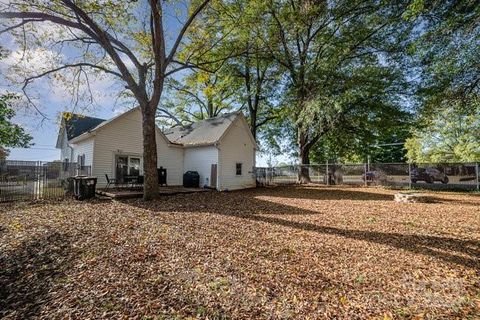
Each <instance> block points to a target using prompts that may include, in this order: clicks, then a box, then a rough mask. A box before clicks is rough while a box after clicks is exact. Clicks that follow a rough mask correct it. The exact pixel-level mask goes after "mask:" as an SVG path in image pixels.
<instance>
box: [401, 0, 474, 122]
mask: <svg viewBox="0 0 480 320" xmlns="http://www.w3.org/2000/svg"><path fill="white" fill-rule="evenodd" d="M404 17H405V18H406V19H408V20H409V21H411V22H412V23H415V24H416V25H418V26H419V27H418V28H416V34H415V37H413V41H412V43H411V45H410V48H409V52H410V53H411V54H412V55H413V57H414V58H415V61H417V62H418V63H417V67H418V75H419V77H418V78H419V79H420V81H419V90H418V97H419V98H420V102H421V104H420V107H421V109H420V111H421V115H422V116H425V117H426V118H428V117H429V116H430V115H433V114H434V113H435V112H441V110H442V109H447V110H448V109H450V108H451V107H455V108H457V109H459V110H461V109H469V108H471V104H472V103H475V101H478V97H479V94H480V63H479V61H480V51H479V50H478V46H479V42H480V4H479V2H478V1H476V0H466V1H456V0H445V1H436V0H414V1H412V2H411V4H410V5H409V7H408V10H407V11H406V12H405V14H404ZM460 112H465V110H463V111H460Z"/></svg>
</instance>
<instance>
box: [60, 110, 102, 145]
mask: <svg viewBox="0 0 480 320" xmlns="http://www.w3.org/2000/svg"><path fill="white" fill-rule="evenodd" d="M64 119H65V129H66V132H67V139H68V140H71V139H73V138H75V137H78V136H79V135H81V134H82V133H85V132H87V131H88V130H91V129H93V128H95V127H96V126H98V125H99V124H100V123H102V122H104V121H105V119H100V118H93V117H87V116H82V115H78V114H72V115H71V117H67V118H64Z"/></svg>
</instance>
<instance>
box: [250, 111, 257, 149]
mask: <svg viewBox="0 0 480 320" xmlns="http://www.w3.org/2000/svg"><path fill="white" fill-rule="evenodd" d="M250 131H251V132H252V135H253V138H254V139H255V141H257V110H254V109H253V108H252V109H250Z"/></svg>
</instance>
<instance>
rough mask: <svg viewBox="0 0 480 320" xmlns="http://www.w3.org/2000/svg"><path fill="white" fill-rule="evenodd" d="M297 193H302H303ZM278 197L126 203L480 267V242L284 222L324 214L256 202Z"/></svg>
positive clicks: (238, 195)
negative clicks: (365, 243)
mask: <svg viewBox="0 0 480 320" xmlns="http://www.w3.org/2000/svg"><path fill="white" fill-rule="evenodd" d="M296 191H297V192H299V191H300V190H296ZM337 191H338V190H335V192H337ZM297 192H295V189H294V190H293V191H292V197H294V195H295V194H297ZM332 192H333V190H332ZM354 193H355V191H352V194H354ZM360 193H362V192H360ZM277 194H278V196H283V193H279V192H277V191H273V192H269V191H267V192H265V191H264V190H260V191H254V190H252V191H244V192H242V193H240V192H232V193H228V194H225V193H209V195H208V196H205V195H202V194H194V195H189V196H187V197H186V196H180V197H182V203H181V205H179V201H178V197H166V198H163V199H161V200H159V201H155V202H151V203H145V202H143V201H140V200H136V201H125V203H126V204H128V205H132V206H136V207H142V208H144V209H147V210H150V211H153V212H195V213H203V212H204V213H213V214H218V215H223V216H232V217H239V218H242V219H246V220H249V221H257V222H264V223H269V224H272V225H278V226H282V227H287V228H293V229H298V230H305V231H311V232H316V233H319V234H325V235H333V236H339V237H342V238H346V239H354V240H362V241H368V242H372V243H377V244H381V245H387V246H390V247H393V248H397V249H402V250H407V251H410V252H413V253H417V254H422V255H425V256H431V257H434V258H437V259H440V260H443V261H446V262H449V263H454V264H458V265H462V266H465V267H471V268H478V267H479V265H480V241H476V240H462V239H456V238H449V237H440V236H423V235H414V234H401V233H390V232H380V231H368V230H349V229H342V228H336V227H329V226H323V225H319V224H314V223H309V222H298V221H292V220H287V219H282V218H279V217H275V216H272V215H312V214H315V215H322V214H323V213H322V212H318V211H312V210H306V209H302V208H298V207H292V206H288V205H284V204H279V203H273V202H269V201H264V200H261V199H258V198H256V197H257V196H260V195H272V196H276V195H277ZM332 194H333V193H332ZM340 195H345V193H343V192H340ZM332 197H333V195H332ZM299 198H301V199H305V197H302V195H299ZM315 199H316V198H315ZM320 199H322V198H320ZM219 203H223V204H224V205H223V206H222V205H219ZM268 214H270V215H268Z"/></svg>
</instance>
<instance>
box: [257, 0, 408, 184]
mask: <svg viewBox="0 0 480 320" xmlns="http://www.w3.org/2000/svg"><path fill="white" fill-rule="evenodd" d="M262 10H263V12H264V15H265V16H266V17H267V18H268V19H271V20H272V24H271V25H270V28H269V33H270V36H269V37H268V39H269V40H270V41H268V42H266V43H265V45H266V47H267V48H268V50H269V53H270V55H271V57H272V58H273V59H275V61H276V62H277V63H278V64H279V65H281V66H282V68H283V70H284V71H285V80H286V84H285V86H286V88H287V90H286V92H285V94H284V95H283V97H284V99H283V100H284V101H283V102H284V105H285V108H286V109H287V112H285V113H284V114H285V115H286V119H285V120H286V122H287V124H288V125H286V126H285V128H287V129H288V130H289V131H288V133H290V134H294V135H295V140H296V141H295V142H296V154H297V156H298V159H299V163H300V164H302V165H308V164H309V163H310V151H311V150H312V148H313V147H314V146H315V145H316V143H317V142H318V141H319V140H320V138H321V137H322V136H323V135H325V134H326V133H327V132H328V131H329V130H331V129H332V128H334V127H335V126H337V125H338V124H339V123H340V122H341V121H343V120H342V119H344V117H345V114H347V113H349V109H350V108H352V107H355V103H366V101H367V100H372V99H375V96H376V93H373V94H371V95H370V94H369V95H366V96H362V92H361V90H363V88H364V87H365V83H362V82H361V81H357V78H359V77H358V76H359V75H365V74H371V76H380V77H382V79H383V78H388V77H387V76H386V75H388V73H389V71H388V70H387V69H388V67H389V66H393V67H396V66H397V65H396V62H394V61H392V60H391V57H392V56H393V55H395V54H397V53H398V52H399V49H398V48H399V47H401V46H402V45H403V39H402V37H403V36H404V35H405V34H406V33H407V30H408V26H407V24H406V23H404V20H403V19H402V14H403V12H404V11H405V5H404V4H403V3H399V4H397V3H396V2H392V3H390V2H389V3H386V2H378V1H334V2H329V1H311V0H301V1H291V2H285V1H265V2H264V6H263V8H262ZM262 32H263V30H258V33H259V34H262ZM395 69H396V70H398V69H399V68H395ZM392 74H396V71H394V72H392ZM386 81H390V80H389V79H387V80H386ZM382 90H383V91H381V92H380V94H384V93H385V92H386V91H388V89H385V88H384V86H382ZM309 180H310V179H309V176H308V170H300V174H299V181H300V182H309Z"/></svg>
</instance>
